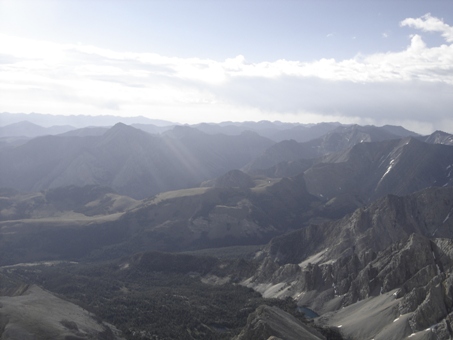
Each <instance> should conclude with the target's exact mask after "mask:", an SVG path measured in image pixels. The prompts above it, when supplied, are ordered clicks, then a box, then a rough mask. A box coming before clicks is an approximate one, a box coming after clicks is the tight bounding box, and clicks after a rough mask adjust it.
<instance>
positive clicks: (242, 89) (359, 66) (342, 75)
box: [0, 14, 453, 132]
mask: <svg viewBox="0 0 453 340" xmlns="http://www.w3.org/2000/svg"><path fill="white" fill-rule="evenodd" d="M400 26H402V27H403V26H405V27H409V28H412V29H415V30H419V31H421V32H433V33H440V35H441V36H442V37H443V39H444V40H445V43H444V44H441V45H440V46H435V47H427V46H426V44H425V42H424V41H423V38H422V36H421V35H419V34H413V35H412V36H411V37H409V38H408V45H407V48H406V49H404V50H402V51H398V52H386V53H377V54H372V55H360V54H358V55H356V56H355V57H354V58H351V59H347V60H341V61H337V60H335V59H320V60H316V61H312V62H303V61H291V60H284V59H282V60H277V61H273V62H261V63H248V62H247V60H246V58H245V57H244V56H242V55H239V56H236V57H234V58H231V59H226V60H223V61H216V60H208V59H199V58H190V59H187V58H175V57H166V56H162V55H158V54H154V53H129V52H118V51H111V50H107V49H102V48H99V47H95V46H87V45H81V44H79V45H70V44H67V45H64V44H56V43H51V42H43V41H31V40H27V39H21V38H18V37H11V36H6V35H1V34H0V74H1V77H0V112H2V111H3V112H6V111H9V112H32V111H34V112H43V113H53V114H92V115H96V114H117V115H122V116H136V115H144V116H148V117H152V118H165V119H170V120H174V121H179V122H198V121H224V120H256V119H271V120H272V119H280V120H287V121H288V120H292V121H300V122H314V121H321V120H340V121H343V122H357V123H370V124H405V125H406V126H407V127H409V128H413V129H416V130H418V131H420V132H429V131H430V130H433V129H443V130H447V131H450V132H453V115H452V112H451V110H452V108H453V95H452V94H453V27H451V26H449V25H448V24H446V23H444V22H443V21H442V20H441V19H438V18H436V17H432V16H431V15H430V14H426V15H424V16H422V17H420V18H407V19H405V20H403V21H401V23H400Z"/></svg>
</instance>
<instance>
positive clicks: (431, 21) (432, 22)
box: [400, 13, 453, 42]
mask: <svg viewBox="0 0 453 340" xmlns="http://www.w3.org/2000/svg"><path fill="white" fill-rule="evenodd" d="M400 25H401V26H409V27H413V28H417V29H420V30H422V31H424V32H440V33H441V34H442V37H444V38H445V40H446V41H447V42H453V27H452V26H449V25H447V24H446V23H444V22H443V20H442V19H439V18H436V17H433V16H431V14H430V13H427V14H425V15H424V16H422V17H421V18H416V19H414V18H407V19H404V20H403V21H401V23H400Z"/></svg>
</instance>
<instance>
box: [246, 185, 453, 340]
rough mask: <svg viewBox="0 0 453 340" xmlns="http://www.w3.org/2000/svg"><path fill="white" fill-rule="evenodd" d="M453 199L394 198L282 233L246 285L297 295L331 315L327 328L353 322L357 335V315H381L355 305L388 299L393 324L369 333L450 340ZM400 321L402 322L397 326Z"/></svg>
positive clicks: (445, 194)
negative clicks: (433, 335) (429, 332)
mask: <svg viewBox="0 0 453 340" xmlns="http://www.w3.org/2000/svg"><path fill="white" fill-rule="evenodd" d="M452 197H453V188H437V189H436V188H430V189H426V190H424V191H421V192H418V193H415V194H413V195H410V196H406V197H397V196H388V197H385V198H383V199H381V200H379V201H377V202H375V203H374V204H372V205H370V206H368V207H365V208H362V209H359V210H357V211H355V212H354V213H353V214H351V215H350V216H347V217H345V218H343V219H342V220H339V221H336V222H329V223H325V224H323V225H320V226H309V227H307V228H304V229H302V230H298V231H296V232H293V233H291V234H288V235H284V236H281V237H278V238H275V239H273V240H272V241H271V242H270V244H269V245H268V246H267V248H266V249H265V251H264V252H262V253H261V254H259V257H258V258H257V259H259V258H261V260H260V261H261V265H260V267H259V269H258V270H257V272H256V274H255V275H254V276H253V277H251V278H249V279H248V280H245V281H244V282H243V284H245V285H247V286H249V287H252V288H254V289H255V290H257V291H259V292H261V293H262V294H263V295H264V296H266V297H278V298H285V297H288V296H290V297H293V298H294V299H295V300H296V301H298V304H300V305H303V306H307V307H309V308H311V309H313V310H314V311H315V312H317V313H318V314H324V315H327V316H326V317H325V319H323V322H324V323H325V324H326V325H329V326H335V325H336V323H338V322H340V321H341V322H345V323H346V322H347V323H348V324H349V328H348V327H345V328H342V330H341V331H342V333H344V334H345V335H346V336H350V337H351V338H352V339H361V338H363V337H362V336H364V334H362V335H360V336H359V335H358V334H361V333H360V332H359V331H358V328H357V327H359V326H360V325H359V324H356V323H355V321H354V322H353V321H352V319H354V318H356V317H358V315H362V316H360V317H361V318H362V317H363V318H364V320H363V322H367V321H366V318H367V317H370V318H371V317H375V315H374V314H373V313H371V312H370V314H369V315H368V316H366V315H367V314H366V313H365V312H364V311H363V310H362V312H361V313H358V314H357V315H356V314H354V313H356V311H357V308H358V307H354V306H362V307H361V308H364V310H366V308H368V310H369V311H370V310H372V308H373V307H371V306H372V305H373V304H377V305H379V306H381V305H382V306H383V305H385V304H384V302H383V301H384V300H383V298H384V297H386V299H387V300H385V301H387V302H385V303H389V304H390V305H391V306H392V307H391V313H390V314H389V311H388V310H387V311H385V310H383V311H382V313H384V314H385V315H386V317H385V318H384V319H383V320H387V321H381V322H380V323H376V326H375V328H373V327H372V326H369V329H368V330H367V333H366V337H368V336H370V338H372V337H375V338H376V339H378V338H382V339H390V338H393V339H401V338H402V337H406V336H409V335H411V334H412V333H417V332H419V331H422V330H423V331H424V330H425V329H427V328H430V329H431V330H432V332H437V333H438V337H439V339H448V337H449V336H450V334H452V335H453V332H452V331H451V329H452V327H451V325H450V320H451V312H452V310H453V288H452V282H453V279H452V278H451V274H452V272H453V256H452V254H453V241H451V238H452V235H451V233H452V230H453V220H452V219H451V218H450V215H451V212H452V211H453V210H452V209H453V200H452ZM379 301H381V302H379ZM390 305H389V306H390ZM366 306H368V307H366ZM389 308H390V307H389ZM340 311H341V312H340ZM348 311H350V314H349V315H348V314H347V313H348ZM352 311H354V312H352ZM326 313H327V314H326ZM329 313H330V314H329ZM367 313H368V312H367ZM329 315H330V316H329ZM336 315H338V316H336ZM352 315H355V316H354V317H353V316H352ZM323 317H324V316H323ZM351 318H352V319H351ZM397 318H401V319H398V320H401V321H399V323H398V324H393V320H396V319H397ZM392 327H393V328H392ZM384 328H385V329H386V330H385V331H384V330H383V329H384ZM390 329H393V330H390ZM390 333H391V334H393V335H392V337H389V334H390ZM437 333H436V334H437ZM442 334H443V335H442Z"/></svg>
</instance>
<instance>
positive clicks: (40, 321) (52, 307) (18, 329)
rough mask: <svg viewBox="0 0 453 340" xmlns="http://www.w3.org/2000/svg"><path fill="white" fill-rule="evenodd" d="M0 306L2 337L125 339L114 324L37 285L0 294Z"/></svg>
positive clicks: (58, 339) (64, 339)
mask: <svg viewBox="0 0 453 340" xmlns="http://www.w3.org/2000/svg"><path fill="white" fill-rule="evenodd" d="M0 306H1V308H0V338H1V339H9V340H28V339H30V340H33V339H57V340H67V339H105V340H120V339H123V338H122V337H121V335H120V332H119V331H118V330H117V329H116V328H115V327H114V326H112V325H109V324H107V323H104V322H101V321H100V320H99V319H98V318H96V316H95V315H94V314H91V313H89V312H88V311H86V310H84V309H82V308H80V307H79V306H76V305H74V304H72V303H70V302H67V301H64V300H62V299H60V298H57V297H56V296H54V295H53V294H51V293H49V292H47V291H45V290H43V289H41V288H39V287H38V286H35V285H32V286H26V289H23V290H22V291H21V292H20V293H19V291H17V292H16V294H14V295H13V296H0Z"/></svg>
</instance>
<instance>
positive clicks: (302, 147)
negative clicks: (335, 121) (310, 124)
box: [244, 125, 409, 173]
mask: <svg viewBox="0 0 453 340" xmlns="http://www.w3.org/2000/svg"><path fill="white" fill-rule="evenodd" d="M404 131H406V130H404ZM404 131H403V132H401V133H403V134H404V135H406V133H404ZM395 132H398V130H396V129H395ZM408 133H409V132H408ZM400 137H401V136H399V135H396V134H393V133H391V132H389V131H388V130H387V129H386V128H384V127H375V126H359V125H349V126H339V127H337V128H335V129H333V130H331V131H330V132H328V133H326V134H325V135H324V136H322V137H319V138H316V139H313V140H310V141H307V142H304V143H298V142H296V141H295V140H285V141H282V142H279V143H277V144H275V145H273V146H271V147H270V148H269V149H267V150H266V151H265V152H264V153H263V154H262V155H260V156H259V157H257V158H256V159H254V160H253V161H252V162H250V163H249V164H247V165H246V166H245V167H244V170H245V171H247V172H252V173H255V172H256V171H257V170H263V169H268V168H271V167H273V166H276V165H277V164H279V163H281V162H289V161H300V159H310V158H317V157H321V156H325V155H328V154H331V153H335V152H339V151H342V150H345V149H348V148H350V147H352V146H354V145H356V144H359V143H364V142H378V141H383V140H390V139H398V138H400Z"/></svg>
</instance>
